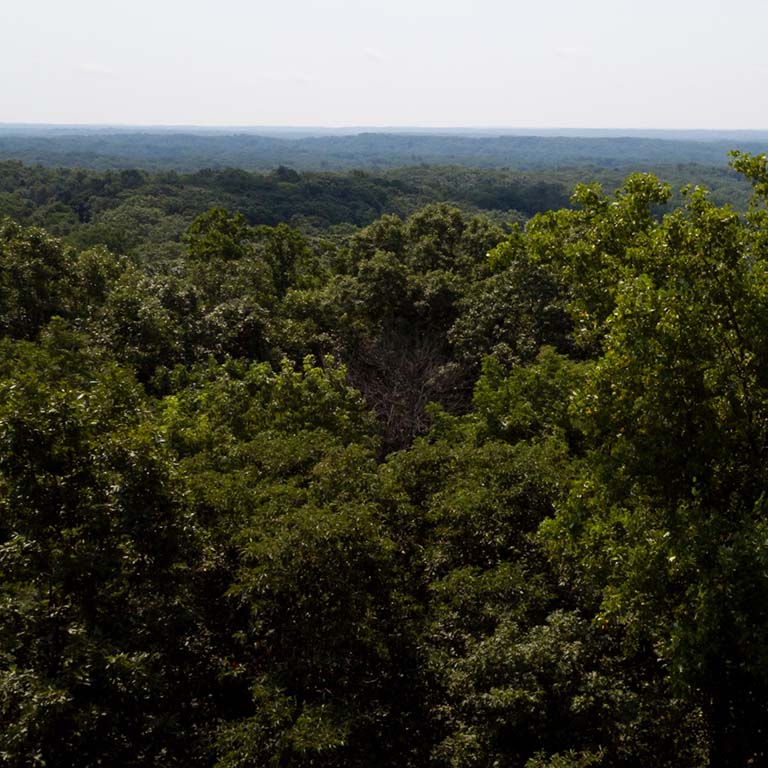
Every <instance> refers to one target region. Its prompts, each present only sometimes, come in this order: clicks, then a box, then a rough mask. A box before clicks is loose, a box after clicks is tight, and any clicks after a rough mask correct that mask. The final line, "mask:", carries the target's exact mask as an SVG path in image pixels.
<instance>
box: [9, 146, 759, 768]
mask: <svg viewBox="0 0 768 768" xmlns="http://www.w3.org/2000/svg"><path fill="white" fill-rule="evenodd" d="M732 162H733V166H734V168H736V169H738V170H739V171H741V172H743V173H744V174H745V175H746V176H748V178H749V179H750V181H751V182H752V184H753V187H754V191H755V198H754V200H753V204H752V206H751V208H750V209H749V211H748V212H747V213H746V214H745V215H743V216H741V215H739V214H738V213H736V212H735V210H734V209H732V208H730V207H727V206H726V207H718V206H717V205H716V204H715V203H714V202H712V199H711V197H710V196H709V195H708V193H707V192H706V191H705V190H704V189H702V188H700V187H691V188H688V189H686V190H685V191H684V192H683V193H682V194H683V200H684V203H683V205H681V206H677V207H674V209H673V208H672V207H671V205H670V188H669V187H668V185H665V184H663V183H661V182H659V181H658V180H657V179H656V178H655V177H654V176H652V175H650V174H635V175H633V176H630V177H628V178H627V179H626V181H625V182H624V184H623V186H622V187H621V188H620V189H619V191H618V192H617V193H615V194H613V195H611V194H604V193H603V192H602V190H601V189H600V187H599V186H597V185H584V186H580V187H578V188H577V190H576V192H575V195H574V198H573V205H574V207H573V208H571V209H562V210H559V211H553V212H549V213H544V214H541V215H538V216H536V217H535V218H534V219H532V220H531V221H530V222H528V224H527V225H526V226H525V227H524V228H523V227H518V228H515V229H513V230H512V231H511V232H508V233H507V234H505V231H504V230H503V229H502V228H501V227H499V226H498V225H497V223H495V222H498V221H500V220H502V217H501V215H498V216H497V215H494V216H493V217H485V216H479V215H476V214H475V213H474V212H468V211H466V210H465V211H462V210H461V209H460V208H457V207H455V206H451V205H447V204H444V203H440V202H439V201H440V200H444V199H447V197H448V192H449V191H450V184H449V182H450V180H451V179H452V178H454V179H455V182H456V185H457V193H456V194H457V198H458V197H461V196H464V199H468V196H469V197H472V199H480V198H481V197H482V189H481V187H482V184H481V182H482V181H483V179H486V180H487V181H488V183H489V185H490V186H489V188H488V190H487V198H488V201H489V202H488V204H490V200H491V199H493V200H497V201H502V200H506V201H510V200H512V199H513V197H514V195H516V194H518V193H519V194H522V192H521V189H520V188H517V187H515V188H513V186H510V185H511V184H512V179H511V177H510V176H508V175H505V173H502V172H499V173H498V174H495V175H492V176H488V177H484V176H482V175H480V176H478V175H476V174H473V173H472V172H469V171H467V172H465V173H464V174H463V175H461V174H460V175H458V176H456V175H455V174H456V171H451V172H448V171H446V170H445V169H442V170H441V169H414V170H412V171H410V172H405V171H403V172H398V173H393V174H391V175H390V176H388V177H387V178H384V179H383V178H374V177H370V176H367V175H366V174H364V173H358V174H351V175H350V176H349V178H347V179H346V180H343V179H341V178H340V177H333V176H330V175H324V174H316V175H312V174H300V173H298V172H296V171H293V170H291V169H289V168H282V169H279V170H278V171H277V172H275V173H274V174H271V175H269V176H257V175H255V174H250V173H247V172H245V171H242V170H238V169H228V170H223V171H201V172H199V173H196V174H194V175H193V176H187V177H180V176H178V175H175V174H167V175H165V176H152V175H149V174H144V173H140V172H137V171H134V172H130V171H126V172H121V173H115V172H111V173H105V174H93V173H86V172H82V171H78V172H68V171H59V172H49V171H45V170H44V169H28V168H25V167H24V166H20V165H17V164H13V163H10V164H8V163H6V164H0V193H2V196H0V206H6V207H7V208H8V209H10V210H14V211H16V212H17V213H18V215H20V216H22V217H25V219H26V226H21V225H19V224H15V223H12V222H10V221H6V222H5V223H4V224H3V225H2V227H0V331H1V332H2V333H1V334H0V335H2V338H0V762H2V763H3V764H4V765H9V766H18V767H19V768H21V766H27V765H32V764H35V763H39V764H48V765H51V766H62V767H63V768H68V767H69V766H84V767H85V768H90V767H91V766H97V765H105V764H110V765H115V766H132V765H135V766H139V765H141V766H145V765H156V766H216V765H217V766H220V768H234V767H235V766H252V765H254V766H262V765H263V766H297V767H298V766H322V767H323V768H336V767H337V766H338V767H341V766H359V767H360V768H363V766H366V767H367V766H380V767H381V768H389V767H391V768H395V766H398V768H399V766H410V768H424V767H425V766H432V767H433V768H437V767H438V766H452V767H453V768H459V767H465V768H469V766H478V767H479V766H491V765H505V766H511V767H512V768H516V767H519V768H544V766H549V767H550V768H565V766H571V767H574V768H575V767H576V766H590V765H601V766H606V767H610V768H624V767H626V768H630V766H636V765H651V764H653V765H659V766H668V767H669V768H672V767H673V766H675V768H677V767H679V766H688V767H689V768H704V766H706V765H717V766H725V768H728V767H729V766H737V765H760V764H763V763H764V762H765V760H766V756H765V747H764V743H763V742H764V739H763V738H762V729H763V727H764V720H765V716H766V714H768V610H766V605H768V578H767V577H766V573H768V567H767V564H766V555H765V542H766V536H768V517H767V516H766V502H765V497H766V490H765V489H766V486H768V476H766V467H767V466H768V461H766V458H767V457H766V455H765V453H766V446H768V431H767V430H768V426H767V425H768V411H767V410H766V407H767V404H768V373H767V372H768V343H766V339H768V234H767V233H768V218H767V217H768V214H767V213H766V207H765V199H766V188H767V187H766V185H767V184H768V181H767V180H766V179H767V178H768V172H766V161H765V156H764V155H757V156H753V155H749V154H738V153H737V154H735V155H734V157H733V161H732ZM451 174H454V176H451ZM27 182H29V184H30V190H31V191H30V192H29V194H30V195H31V196H32V197H34V198H35V199H36V200H38V199H39V205H37V204H33V205H27V203H26V202H25V201H26V200H27V197H26V196H25V194H22V193H21V192H18V188H19V187H20V186H23V185H24V184H25V183H27ZM347 183H348V186H346V187H345V186H344V185H345V184H347ZM46 184H50V185H51V189H49V190H48V192H46V191H45V189H44V187H45V185H46ZM430 184H433V185H436V186H435V189H436V190H438V191H436V192H434V194H435V197H433V198H429V199H430V201H432V202H433V203H435V204H431V205H428V206H427V207H423V208H421V210H418V211H416V212H415V213H413V215H410V216H405V217H404V218H401V216H400V215H385V216H383V217H380V218H378V219H377V220H375V221H373V223H370V222H371V221H372V219H373V218H375V216H374V214H372V213H371V212H372V211H376V212H380V211H382V210H390V211H395V212H397V213H399V214H405V213H406V212H412V211H414V209H415V208H416V207H418V206H417V205H416V202H415V201H417V200H422V199H423V198H422V197H420V195H421V194H422V192H423V190H425V189H426V188H427V187H428V186H429V185H430ZM409 185H415V186H409ZM505 185H506V186H505ZM275 190H277V192H279V195H278V197H279V196H280V195H282V196H283V197H282V198H280V199H284V200H288V201H289V202H287V203H285V205H287V206H288V207H289V208H290V210H291V211H292V214H291V216H292V215H293V214H295V213H297V212H300V211H304V210H308V209H304V208H302V207H301V205H299V203H300V201H301V200H302V198H303V197H304V196H306V195H310V196H315V197H316V201H317V205H318V206H321V207H322V206H326V205H327V206H330V208H333V207H334V206H338V210H336V209H334V210H333V211H330V209H328V210H325V209H323V210H324V211H325V212H324V213H323V214H322V216H320V215H319V214H318V216H317V217H316V218H314V219H313V218H312V216H310V215H309V214H308V213H307V214H306V215H305V214H304V213H300V215H301V216H304V218H302V219H301V220H300V224H301V226H302V231H301V232H300V231H299V230H298V229H296V228H293V227H292V226H289V224H287V223H279V220H270V221H268V224H269V225H268V226H267V225H261V226H253V225H252V222H263V221H264V220H265V219H269V216H271V215H272V214H271V213H268V212H267V208H268V206H269V205H272V204H273V203H274V202H275V200H276V199H278V198H277V197H270V196H271V195H272V194H273V193H275V194H277V192H275ZM345 190H346V191H345ZM350 190H353V191H354V194H355V195H357V196H358V197H356V198H355V200H356V202H355V203H354V204H352V203H350V201H349V196H350V195H351V194H352V192H350ZM420 190H421V191H420ZM550 192H552V190H549V191H548V190H547V189H545V188H542V189H538V191H537V193H536V194H539V195H540V196H541V198H542V199H544V198H546V197H547V195H548V194H549V193H550ZM29 199H30V200H31V199H32V198H31V197H30V198H29ZM262 199H263V200H264V202H263V206H265V207H264V208H262V209H260V208H259V205H262V203H259V200H262ZM235 200H244V201H246V202H247V203H248V205H249V206H251V207H250V208H248V209H247V210H246V211H244V212H243V213H242V214H240V213H235V214H231V213H228V212H227V211H228V210H233V209H235V208H236V206H234V205H230V204H229V203H231V202H232V201H235ZM332 200H333V201H335V202H333V203H331V202H329V201H332ZM393 200H396V204H394V203H392V201H393ZM217 201H223V202H224V203H227V205H224V204H221V205H218V204H216V203H217ZM269 201H271V202H269ZM388 201H389V202H388ZM390 203H392V207H389V208H388V207H387V206H389V205H390ZM212 205H214V207H211V206H212ZM291 206H293V207H291ZM205 210H207V211H208V212H207V213H203V214H202V215H201V211H205ZM259 211H261V213H259ZM343 211H346V213H342V212H343ZM312 215H313V216H314V214H312ZM291 216H286V217H284V218H286V219H291ZM323 216H327V217H328V218H327V219H323ZM345 216H346V217H347V218H346V219H345V218H344V217H345ZM35 217H41V218H43V219H45V220H47V221H51V222H52V224H53V226H54V227H55V229H56V231H58V232H60V233H62V234H65V235H66V236H67V237H68V238H69V242H71V243H77V244H79V245H78V247H72V246H70V245H64V244H63V243H62V242H61V241H58V240H55V239H53V238H51V237H50V236H48V235H47V234H46V233H45V232H44V231H43V230H40V229H38V228H36V227H34V226H29V224H30V222H32V221H34V220H35ZM260 217H261V218H260ZM512 218H515V217H512ZM517 218H518V219H519V217H517ZM330 219H333V220H347V221H358V222H361V223H363V222H364V223H367V224H368V226H365V227H364V228H362V229H360V230H355V229H354V227H350V228H347V229H344V230H341V229H335V230H333V231H326V232H324V233H323V236H319V235H318V229H319V228H320V227H322V225H323V221H327V220H330ZM297 221H298V220H291V224H293V225H296V223H297ZM190 222H191V224H190ZM185 228H186V229H187V234H186V235H185V236H184V237H183V238H180V236H179V233H180V232H181V231H182V230H183V229H185ZM105 244H106V245H108V246H109V249H108V248H107V247H105ZM85 246H87V247H85ZM110 249H111V250H110Z"/></svg>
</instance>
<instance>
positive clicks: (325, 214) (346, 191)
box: [0, 160, 750, 259]
mask: <svg viewBox="0 0 768 768" xmlns="http://www.w3.org/2000/svg"><path fill="white" fill-rule="evenodd" d="M584 173H585V171H584V170H583V169H582V170H571V171H546V172H545V171H539V172H520V171H510V170H501V169H471V168H463V167H456V166H453V167H448V166H446V167H422V166H417V167H409V168H401V169H397V170H388V171H381V172H378V173H372V172H367V171H361V170H357V171H351V172H345V173H338V172H337V173H333V172H298V171H296V170H293V169H290V168H287V167H285V166H279V167H278V168H277V169H276V170H272V171H270V172H267V173H263V172H262V173H257V172H249V171H245V170H242V169H237V168H225V169H221V170H211V169H205V170H198V171H195V172H194V173H178V172H176V171H162V172H156V173H150V172H148V171H145V170H139V169H137V168H131V169H123V170H119V171H117V170H108V171H93V170H84V169H69V168H59V169H51V168H46V167H43V166H40V165H38V166H29V165H24V164H23V163H21V162H19V161H15V160H11V161H6V162H0V216H10V217H11V218H13V219H15V220H16V221H19V222H21V223H23V224H27V225H36V226H42V227H45V228H46V229H47V230H48V231H49V232H51V233H52V234H55V235H57V236H60V237H65V238H67V239H68V241H69V242H70V243H72V244H74V245H76V246H78V247H88V246H90V245H95V244H106V245H108V246H109V247H110V248H111V249H112V250H113V251H116V252H118V253H126V254H127V253H132V252H133V253H135V255H142V254H143V255H145V256H148V257H151V258H152V259H156V258H157V256H158V254H162V255H165V256H169V255H170V256H175V255H178V253H179V249H180V248H181V246H180V237H181V234H182V233H183V232H184V231H185V230H186V228H187V227H188V226H189V224H190V223H191V222H192V220H193V219H194V218H195V216H198V215H199V214H201V213H203V212H204V211H207V210H208V209H210V208H211V207H214V206H219V207H222V208H225V209H227V210H237V211H240V212H242V214H243V215H244V216H245V218H246V220H247V221H248V222H249V223H250V224H252V225H259V224H267V225H275V224H277V223H279V222H288V223H290V224H291V225H292V226H294V227H297V228H299V229H300V230H302V231H304V232H306V233H310V234H311V233H316V232H319V231H323V233H324V234H325V236H333V235H334V233H333V231H331V230H332V229H333V228H334V227H335V228H336V230H337V233H338V230H340V231H341V233H342V234H343V231H344V228H345V227H346V228H348V227H349V226H350V225H354V226H364V225H366V224H370V223H371V222H372V221H374V220H375V219H377V218H378V217H380V216H382V215H384V214H387V213H391V214H395V215H398V216H401V217H404V216H408V215H410V214H412V213H414V212H415V211H417V210H419V209H420V208H422V207H423V206H425V205H428V204H430V203H442V202H448V203H451V204H453V205H455V206H457V207H458V208H460V209H461V210H463V211H465V212H467V213H477V212H484V213H486V214H488V215H490V216H491V218H493V219H494V220H495V221H497V222H498V223H500V224H503V225H508V224H510V223H514V222H521V221H523V220H525V219H528V218H530V217H531V216H533V215H535V214H537V213H541V212H543V211H547V210H553V209H557V208H563V207H567V206H568V204H569V195H570V192H571V189H572V188H573V187H574V185H575V184H576V183H577V182H578V181H579V178H580V176H581V175H582V174H584ZM661 175H662V177H663V178H665V179H666V180H668V181H669V182H670V183H671V184H672V187H673V189H680V188H681V187H682V186H683V184H684V183H687V182H689V181H691V180H693V182H694V183H696V184H701V183H704V184H706V186H707V187H708V188H709V189H710V191H711V195H712V199H713V200H714V201H715V202H717V203H722V202H725V201H729V202H730V203H732V204H733V205H735V207H736V208H737V209H741V210H744V209H745V208H746V205H747V201H748V199H749V193H750V187H749V185H748V184H747V183H746V182H745V181H744V180H743V178H741V177H738V176H737V175H736V174H735V173H734V172H733V171H731V170H729V169H721V168H714V167H701V166H670V167H667V168H665V169H664V172H663V173H662V174H661ZM589 176H590V178H592V179H595V180H597V181H600V182H601V183H602V184H603V186H604V187H605V188H606V189H607V190H612V189H615V188H616V187H618V186H619V185H620V183H621V179H622V173H621V172H620V171H612V170H606V169H603V170H599V169H595V168H592V169H590V171H589ZM675 202H678V200H677V199H675Z"/></svg>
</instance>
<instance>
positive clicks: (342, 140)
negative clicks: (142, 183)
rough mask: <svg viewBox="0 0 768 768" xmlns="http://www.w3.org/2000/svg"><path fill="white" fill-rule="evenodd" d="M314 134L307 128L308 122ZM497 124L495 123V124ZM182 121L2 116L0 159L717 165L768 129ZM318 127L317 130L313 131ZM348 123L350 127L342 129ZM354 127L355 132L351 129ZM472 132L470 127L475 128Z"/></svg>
mask: <svg viewBox="0 0 768 768" xmlns="http://www.w3.org/2000/svg"><path fill="white" fill-rule="evenodd" d="M313 130H315V131H318V133H311V131H313ZM502 130H503V132H501V131H502ZM568 130H570V129H548V131H547V132H546V134H545V133H543V132H542V133H540V134H539V135H535V134H531V133H525V132H524V130H523V129H444V132H438V131H439V129H426V128H425V129H398V130H396V131H394V130H389V131H378V130H365V131H360V130H358V129H319V128H318V129H310V128H306V129H300V128H272V129H270V128H253V129H244V128H199V127H193V128H186V127H164V128H157V127H151V126H150V127H146V128H140V127H136V126H130V127H119V126H118V127H114V126H40V125H38V126H23V125H13V124H4V125H0V160H11V159H16V160H21V161H23V162H26V163H39V164H42V165H47V166H63V167H81V168H91V169H97V170H106V169H121V168H140V169H146V170H168V171H172V170H176V171H191V170H198V169H201V168H224V167H237V168H243V169H247V170H268V169H273V168H276V167H277V166H280V165H284V166H287V167H291V168H295V169H297V170H305V171H306V170H350V169H355V168H359V169H384V168H395V167H402V166H410V165H424V164H426V165H459V166H467V167H477V168H516V169H520V170H542V169H551V168H571V167H589V166H595V167H599V168H615V169H617V170H635V169H636V170H653V169H655V168H659V167H661V166H668V165H680V164H697V165H707V166H716V167H725V166H726V165H727V160H728V151H729V150H730V149H742V150H746V151H750V152H764V151H766V149H768V131H661V130H654V131H641V130H635V131H631V132H629V131H625V132H623V135H622V132H621V131H617V130H614V129H611V130H609V129H605V130H599V129H589V130H587V129H583V130H577V129H572V130H570V133H571V135H566V134H567V133H568ZM320 131H323V132H322V133H319V132H320ZM345 131H348V132H345ZM355 131H357V132H355ZM473 131H474V132H473Z"/></svg>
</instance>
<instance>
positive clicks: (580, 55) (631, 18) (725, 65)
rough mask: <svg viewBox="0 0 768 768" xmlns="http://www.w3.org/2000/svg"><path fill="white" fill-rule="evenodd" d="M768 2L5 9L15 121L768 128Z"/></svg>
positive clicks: (5, 79)
mask: <svg viewBox="0 0 768 768" xmlns="http://www.w3.org/2000/svg"><path fill="white" fill-rule="evenodd" d="M767 30H768V2H765V0H729V2H720V1H716V0H643V1H642V2H640V1H639V0H525V2H519V1H518V0H473V1H472V2H469V1H468V0H121V1H120V2H118V1H117V0H66V2H63V1H62V0H24V1H23V2H14V0H0V122H25V123H36V122H37V123H78V124H80V123H100V124H128V125H131V124H138V125H201V126H215V125H222V126H259V125H271V126H278V125H280V126H329V127H341V126H371V127H374V126H402V127H409V126H433V127H526V128H528V127H539V128H558V127H582V128H639V129H647V128H711V129H766V128H768V59H766V57H765V36H766V31H767Z"/></svg>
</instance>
